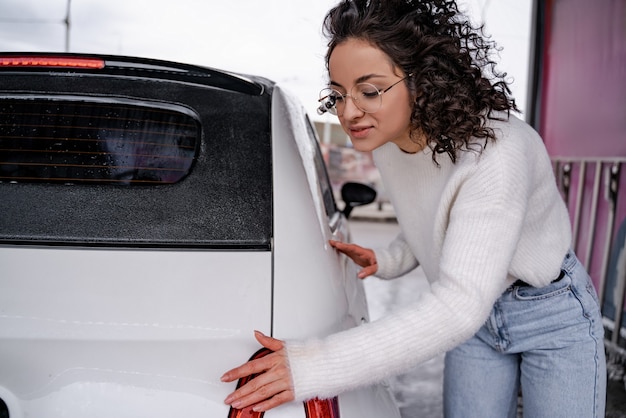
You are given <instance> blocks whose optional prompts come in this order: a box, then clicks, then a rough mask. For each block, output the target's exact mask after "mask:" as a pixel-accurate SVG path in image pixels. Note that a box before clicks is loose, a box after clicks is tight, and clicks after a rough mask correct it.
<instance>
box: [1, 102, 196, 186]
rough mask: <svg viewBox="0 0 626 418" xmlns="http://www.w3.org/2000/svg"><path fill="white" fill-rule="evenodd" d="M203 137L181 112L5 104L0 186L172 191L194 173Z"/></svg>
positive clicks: (120, 105)
mask: <svg viewBox="0 0 626 418" xmlns="http://www.w3.org/2000/svg"><path fill="white" fill-rule="evenodd" d="M199 135H200V125H199V122H198V121H197V119H196V117H195V116H193V115H192V113H191V112H190V111H188V110H187V109H186V108H184V107H182V106H175V105H167V106H166V105H162V104H154V105H152V104H149V105H146V104H145V103H142V104H141V105H138V104H135V103H133V102H131V101H124V100H121V99H118V100H116V101H115V102H113V103H111V102H108V103H101V102H97V101H86V100H85V99H79V98H63V99H44V98H29V99H24V98H20V99H17V98H3V99H1V100H0V181H3V182H6V181H8V182H29V183H32V182H45V183H64V184H68V183H70V184H73V183H90V184H105V183H106V184H117V185H149V184H172V183H176V182H178V181H180V180H181V179H183V178H184V177H185V176H187V174H188V173H189V170H190V169H191V166H192V164H193V162H194V158H195V154H196V149H197V146H196V144H197V143H198V142H199Z"/></svg>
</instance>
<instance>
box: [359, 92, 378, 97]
mask: <svg viewBox="0 0 626 418" xmlns="http://www.w3.org/2000/svg"><path fill="white" fill-rule="evenodd" d="M361 96H363V97H364V98H366V99H372V98H374V97H377V96H378V90H362V91H361Z"/></svg>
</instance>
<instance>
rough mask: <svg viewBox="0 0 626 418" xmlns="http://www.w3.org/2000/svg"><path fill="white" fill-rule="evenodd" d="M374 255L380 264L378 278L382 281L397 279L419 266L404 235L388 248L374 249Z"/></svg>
mask: <svg viewBox="0 0 626 418" xmlns="http://www.w3.org/2000/svg"><path fill="white" fill-rule="evenodd" d="M374 254H375V255H376V262H377V263H378V270H377V271H376V277H378V278H380V279H395V278H397V277H400V276H402V275H404V274H406V273H408V272H410V271H411V270H413V269H415V268H416V267H417V266H418V265H419V262H418V261H417V259H416V258H415V256H414V255H413V253H412V252H411V249H410V248H409V244H408V243H407V242H406V240H405V239H404V235H403V234H402V233H400V234H398V236H397V237H396V238H395V239H394V240H393V241H392V242H391V244H389V246H388V247H387V248H384V249H383V248H377V249H374Z"/></svg>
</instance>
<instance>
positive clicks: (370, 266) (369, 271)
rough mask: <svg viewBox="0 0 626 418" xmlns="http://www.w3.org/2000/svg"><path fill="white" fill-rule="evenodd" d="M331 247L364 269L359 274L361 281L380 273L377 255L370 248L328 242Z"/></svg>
mask: <svg viewBox="0 0 626 418" xmlns="http://www.w3.org/2000/svg"><path fill="white" fill-rule="evenodd" d="M328 242H329V243H330V245H331V247H334V248H335V249H337V251H339V252H342V253H344V254H345V255H347V256H348V257H350V258H351V259H352V261H354V262H355V263H356V264H358V265H359V266H361V267H363V269H362V270H361V271H359V273H358V274H357V276H358V278H359V279H364V278H366V277H367V276H371V275H373V274H376V272H377V271H378V263H377V262H376V255H375V254H374V251H372V250H371V249H369V248H363V247H361V246H358V245H356V244H346V243H344V242H340V241H333V240H330V241H328Z"/></svg>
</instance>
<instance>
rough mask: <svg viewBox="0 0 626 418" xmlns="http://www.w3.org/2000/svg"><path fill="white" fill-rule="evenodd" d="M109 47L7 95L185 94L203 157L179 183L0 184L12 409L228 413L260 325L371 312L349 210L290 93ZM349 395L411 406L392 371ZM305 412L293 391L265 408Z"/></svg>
mask: <svg viewBox="0 0 626 418" xmlns="http://www.w3.org/2000/svg"><path fill="white" fill-rule="evenodd" d="M1 57H2V54H0V58H1ZM106 62H109V63H112V64H111V65H112V66H111V68H110V69H107V70H106V71H104V70H103V71H104V72H102V73H91V72H89V71H88V70H76V71H71V70H70V71H66V70H63V69H56V70H53V71H51V72H50V74H47V73H46V70H45V69H30V70H25V71H11V70H6V69H0V98H1V97H3V95H6V94H13V95H17V96H20V95H31V96H32V95H37V96H46V95H50V94H51V95H53V96H54V95H56V96H58V95H62V96H63V97H64V98H68V97H70V98H75V97H76V96H81V95H82V96H84V97H89V100H101V101H106V102H108V101H111V100H114V101H115V100H117V101H142V100H146V101H148V102H151V101H152V102H151V103H152V104H153V105H155V106H157V104H156V102H162V103H165V104H168V103H169V104H172V105H176V106H182V107H187V108H188V109H189V112H190V113H191V114H196V115H197V117H198V120H199V122H200V123H201V126H202V135H201V143H200V145H199V148H198V152H199V153H198V157H197V160H196V161H195V163H194V166H193V170H192V171H191V173H190V174H189V175H188V176H187V177H186V178H184V180H182V181H180V182H179V183H177V184H173V185H167V186H161V185H159V186H157V187H144V186H139V187H119V186H108V185H98V186H95V185H71V184H52V185H50V184H45V183H37V184H27V183H23V184H22V183H19V181H18V182H12V181H8V182H7V181H6V180H5V181H0V212H2V213H3V215H2V216H3V217H2V218H0V399H2V400H3V401H4V402H5V403H6V404H7V406H8V409H9V412H10V417H11V418H25V417H28V416H37V417H44V418H57V417H59V418H60V417H70V418H74V417H76V418H78V417H81V418H82V417H85V416H89V417H110V416H116V417H137V416H150V417H154V418H159V417H163V418H165V417H171V416H185V417H201V416H202V417H218V418H219V417H224V418H226V417H227V416H228V411H229V408H228V407H227V406H226V405H225V404H224V403H223V399H224V398H225V397H226V395H227V394H228V393H230V392H231V391H232V390H234V388H235V383H234V382H233V383H222V382H221V381H220V380H219V379H220V376H221V374H222V373H223V372H225V371H226V370H228V369H230V368H232V367H235V366H237V365H240V364H242V363H243V362H245V361H246V360H247V359H248V358H250V356H251V355H252V354H253V353H254V352H256V351H257V350H258V349H259V348H260V347H259V344H258V342H256V340H255V339H254V336H253V331H254V330H260V331H262V332H264V333H266V334H271V335H273V336H274V337H276V338H280V339H286V340H289V339H294V338H298V339H304V338H312V337H323V336H326V335H328V334H330V333H334V332H339V331H342V330H345V329H347V328H350V327H353V326H358V325H359V324H361V323H362V322H365V321H367V320H368V312H367V304H366V300H365V293H364V290H363V286H362V283H361V281H360V280H358V279H357V278H356V271H357V267H356V266H355V264H354V263H353V262H352V261H351V260H349V259H348V258H347V257H346V256H344V255H340V254H339V253H337V252H336V251H335V250H334V249H333V248H332V247H330V245H329V244H328V240H329V239H339V240H349V239H350V236H349V228H348V222H347V219H346V217H345V216H344V215H343V214H342V213H341V212H340V211H339V210H338V209H337V207H336V204H335V202H334V198H333V197H332V190H331V188H330V182H329V181H328V177H327V174H326V171H325V167H324V163H323V159H322V158H321V153H320V151H319V144H318V143H317V138H316V135H315V131H314V129H313V128H312V125H311V123H310V121H309V120H308V118H307V116H306V113H305V112H304V110H303V108H302V106H301V105H300V104H299V103H298V101H297V100H296V99H295V98H294V96H293V95H291V94H290V93H289V92H288V91H286V90H284V89H283V88H281V87H280V86H277V85H275V84H274V83H272V82H270V81H268V80H265V79H263V78H259V77H254V76H237V75H229V74H227V73H223V72H220V71H219V70H213V69H206V70H205V69H203V68H199V67H193V66H185V65H179V64H176V63H167V62H159V61H154V60H142V59H133V58H128V57H106ZM204 71H206V74H205V73H204ZM211 79H214V81H211ZM154 101H156V102H154ZM0 151H2V150H1V149H0ZM1 162H2V161H0V163H1ZM338 399H339V406H340V410H341V415H340V416H341V417H342V418H356V417H359V418H367V417H372V418H374V417H376V418H378V417H381V416H384V417H389V418H393V417H399V413H398V409H397V407H396V406H395V404H394V402H393V398H392V397H391V394H390V392H389V390H388V388H387V387H386V386H385V385H384V384H380V385H373V386H370V387H366V388H363V389H359V390H355V391H352V392H349V393H345V394H341V395H340V396H339V397H338ZM0 412H1V411H0ZM304 416H305V413H304V408H303V406H302V404H301V403H295V402H294V403H289V404H286V405H282V406H280V407H278V408H276V409H274V410H271V411H268V412H267V413H266V414H265V417H266V418H287V417H288V418H304Z"/></svg>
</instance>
